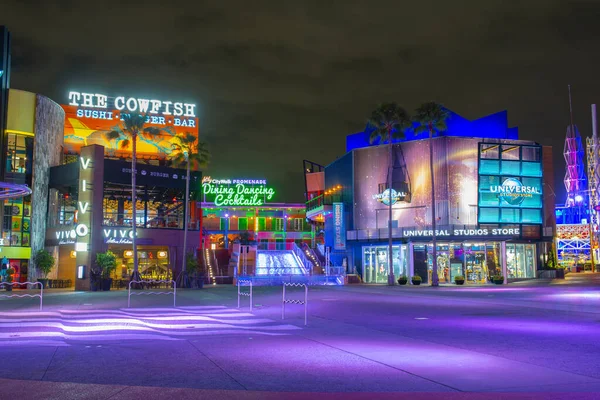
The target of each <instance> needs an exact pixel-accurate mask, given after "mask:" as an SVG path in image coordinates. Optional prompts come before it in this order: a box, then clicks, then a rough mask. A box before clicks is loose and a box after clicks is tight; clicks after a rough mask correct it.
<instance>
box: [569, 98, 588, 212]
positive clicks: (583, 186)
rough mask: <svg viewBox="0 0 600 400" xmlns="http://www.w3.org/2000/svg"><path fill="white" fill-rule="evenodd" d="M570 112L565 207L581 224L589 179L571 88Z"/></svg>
mask: <svg viewBox="0 0 600 400" xmlns="http://www.w3.org/2000/svg"><path fill="white" fill-rule="evenodd" d="M569 111H570V117H571V124H570V125H569V127H568V128H567V136H566V138H565V148H564V152H563V154H564V156H565V162H566V164H567V170H566V173H565V180H564V182H565V188H566V189H567V200H566V201H565V207H567V208H572V210H571V215H573V214H575V215H574V217H575V218H574V219H575V221H571V222H575V223H579V222H581V218H582V217H583V212H585V211H584V210H586V209H587V207H585V205H586V203H587V196H586V194H587V178H586V175H585V164H584V162H583V145H582V143H581V136H580V135H579V130H578V129H577V127H576V126H575V124H574V123H573V108H572V107H571V86H569Z"/></svg>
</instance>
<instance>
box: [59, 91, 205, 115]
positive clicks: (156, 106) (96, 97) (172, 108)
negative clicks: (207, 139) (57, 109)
mask: <svg viewBox="0 0 600 400" xmlns="http://www.w3.org/2000/svg"><path fill="white" fill-rule="evenodd" d="M69 105H70V106H76V107H83V108H90V109H96V110H106V111H112V110H118V111H123V112H138V113H140V114H145V113H148V114H149V115H161V116H175V117H191V118H194V117H196V105H195V104H190V103H181V102H173V101H165V100H155V99H144V98H139V97H126V96H117V97H110V98H109V97H108V96H107V95H105V94H97V93H83V92H69Z"/></svg>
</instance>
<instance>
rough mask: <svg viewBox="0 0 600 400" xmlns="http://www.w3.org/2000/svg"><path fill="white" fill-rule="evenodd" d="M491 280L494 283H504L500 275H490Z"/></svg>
mask: <svg viewBox="0 0 600 400" xmlns="http://www.w3.org/2000/svg"><path fill="white" fill-rule="evenodd" d="M492 282H494V283H495V284H496V285H502V284H503V283H504V277H503V276H502V275H494V276H493V277H492Z"/></svg>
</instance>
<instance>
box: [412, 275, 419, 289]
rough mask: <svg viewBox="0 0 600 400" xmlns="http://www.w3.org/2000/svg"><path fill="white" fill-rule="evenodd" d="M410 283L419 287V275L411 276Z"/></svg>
mask: <svg viewBox="0 0 600 400" xmlns="http://www.w3.org/2000/svg"><path fill="white" fill-rule="evenodd" d="M410 281H411V282H412V284H413V285H417V286H419V285H420V284H421V281H422V279H421V277H420V276H419V275H413V277H412V278H411V280H410Z"/></svg>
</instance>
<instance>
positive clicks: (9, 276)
mask: <svg viewBox="0 0 600 400" xmlns="http://www.w3.org/2000/svg"><path fill="white" fill-rule="evenodd" d="M14 274H15V270H14V268H10V267H8V268H6V269H3V270H2V271H0V275H1V277H2V279H1V281H2V282H3V283H13V275H14ZM2 286H3V287H4V289H6V291H7V292H10V291H11V290H12V285H2Z"/></svg>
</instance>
